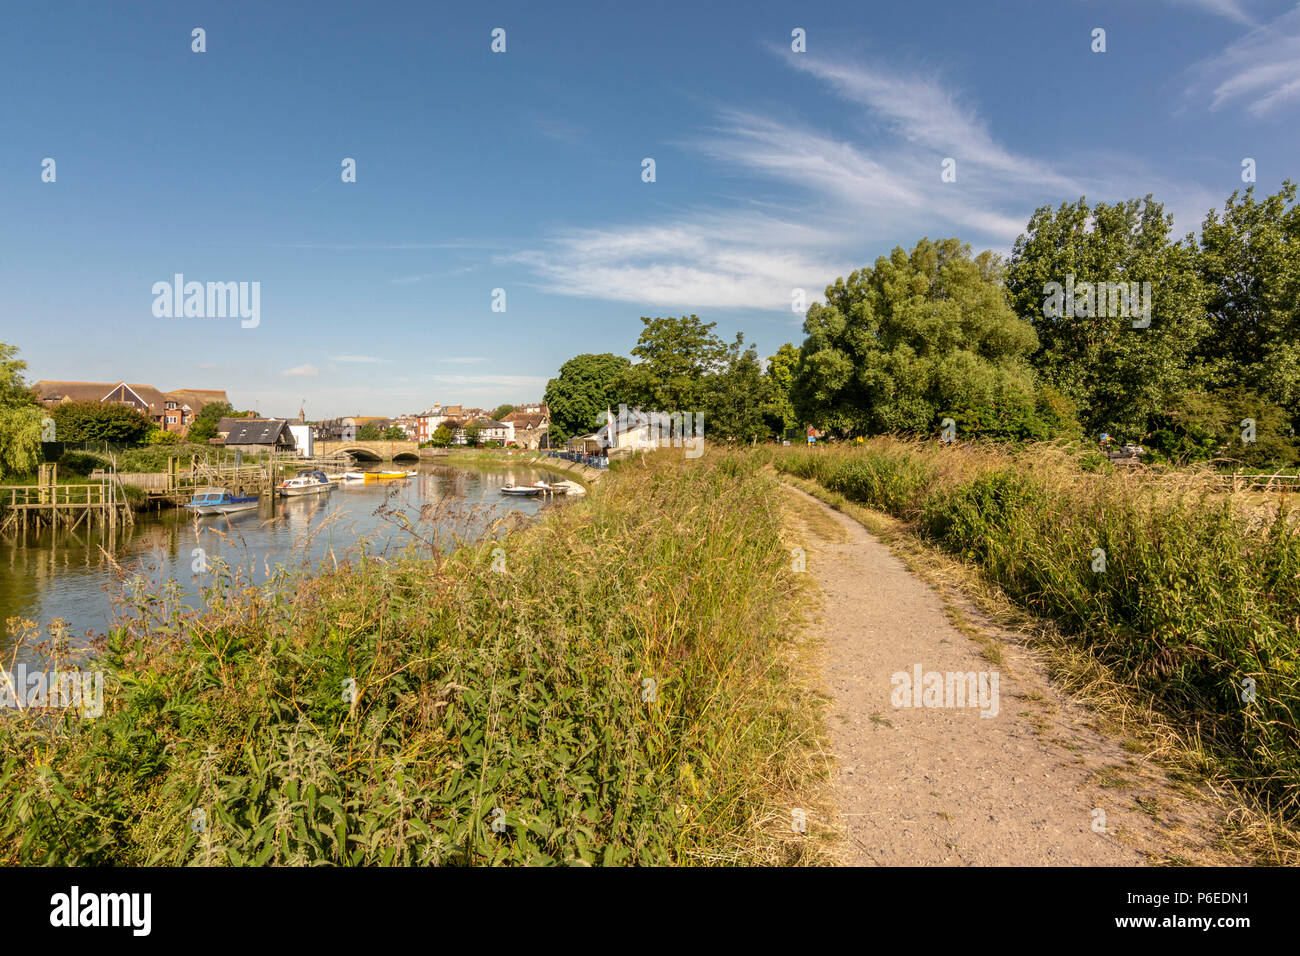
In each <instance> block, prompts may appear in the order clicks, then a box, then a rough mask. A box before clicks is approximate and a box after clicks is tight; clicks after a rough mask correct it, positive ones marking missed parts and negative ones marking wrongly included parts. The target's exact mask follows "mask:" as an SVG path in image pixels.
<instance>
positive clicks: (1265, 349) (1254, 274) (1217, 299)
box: [1197, 180, 1300, 424]
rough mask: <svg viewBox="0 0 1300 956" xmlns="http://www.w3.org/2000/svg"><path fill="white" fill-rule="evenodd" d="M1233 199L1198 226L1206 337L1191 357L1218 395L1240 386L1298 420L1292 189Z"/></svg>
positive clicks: (1297, 256) (1298, 299) (1299, 271)
mask: <svg viewBox="0 0 1300 956" xmlns="http://www.w3.org/2000/svg"><path fill="white" fill-rule="evenodd" d="M1254 193H1255V188H1254V187H1253V186H1252V187H1251V188H1249V189H1247V190H1246V193H1245V195H1244V196H1240V197H1239V196H1238V194H1237V193H1235V192H1234V193H1233V194H1232V196H1230V197H1229V198H1228V201H1227V204H1226V205H1225V206H1224V210H1223V214H1222V216H1220V215H1218V214H1217V213H1216V211H1215V210H1213V209H1211V210H1210V212H1209V214H1208V215H1207V216H1206V217H1205V222H1204V224H1203V225H1202V227H1201V247H1200V257H1199V264H1200V275H1201V279H1202V281H1203V282H1204V283H1205V286H1206V289H1207V297H1208V298H1207V311H1208V314H1209V330H1208V331H1209V334H1208V335H1206V336H1205V337H1204V338H1203V339H1202V341H1201V346H1202V347H1201V349H1200V352H1199V354H1198V356H1197V357H1198V358H1199V359H1200V361H1201V362H1203V363H1204V365H1205V367H1206V370H1207V372H1208V374H1209V376H1210V377H1211V379H1212V384H1213V385H1214V386H1215V387H1218V388H1234V387H1238V386H1240V387H1244V388H1247V389H1250V390H1252V391H1255V392H1257V393H1258V394H1259V395H1261V396H1263V397H1264V398H1265V399H1267V400H1268V401H1270V402H1271V403H1274V404H1277V405H1280V406H1282V407H1283V408H1284V409H1286V410H1287V412H1288V413H1289V415H1290V416H1291V418H1292V420H1293V423H1294V424H1300V422H1297V421H1295V419H1296V418H1297V415H1298V414H1300V206H1298V205H1296V185H1295V183H1293V182H1291V181H1290V180H1288V181H1287V182H1285V183H1284V184H1283V187H1282V189H1281V190H1279V191H1278V192H1277V193H1275V194H1274V195H1272V196H1267V197H1265V198H1264V199H1261V200H1258V201H1257V200H1256V199H1255V195H1254Z"/></svg>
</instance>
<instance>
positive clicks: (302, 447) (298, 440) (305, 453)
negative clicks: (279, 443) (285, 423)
mask: <svg viewBox="0 0 1300 956" xmlns="http://www.w3.org/2000/svg"><path fill="white" fill-rule="evenodd" d="M313 431H314V429H313V428H312V426H311V425H308V424H306V423H305V422H290V423H289V433H290V434H291V435H293V443H294V444H295V445H296V446H297V447H298V457H299V458H315V457H316V445H315V442H314V441H313V437H312V436H313Z"/></svg>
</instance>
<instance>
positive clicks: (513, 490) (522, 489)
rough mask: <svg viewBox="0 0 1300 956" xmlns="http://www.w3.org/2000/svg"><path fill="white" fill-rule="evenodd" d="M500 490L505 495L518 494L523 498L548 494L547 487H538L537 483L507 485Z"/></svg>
mask: <svg viewBox="0 0 1300 956" xmlns="http://www.w3.org/2000/svg"><path fill="white" fill-rule="evenodd" d="M500 490H501V493H502V494H503V495H516V496H518V497H521V498H531V497H533V496H534V495H543V494H546V489H545V488H538V487H537V486H536V485H506V486H504V487H503V488H501V489H500Z"/></svg>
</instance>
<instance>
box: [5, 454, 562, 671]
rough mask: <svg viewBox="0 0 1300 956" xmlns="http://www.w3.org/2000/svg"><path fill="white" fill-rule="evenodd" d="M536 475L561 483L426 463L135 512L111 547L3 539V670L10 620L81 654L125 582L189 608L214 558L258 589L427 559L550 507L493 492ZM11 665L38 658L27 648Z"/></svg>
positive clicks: (69, 537) (61, 539)
mask: <svg viewBox="0 0 1300 956" xmlns="http://www.w3.org/2000/svg"><path fill="white" fill-rule="evenodd" d="M370 470H375V471H378V470H380V469H379V468H373V469H370ZM539 478H549V479H550V480H558V479H555V478H554V476H551V475H549V474H548V473H547V472H545V471H541V470H538V469H533V468H528V467H511V468H508V469H507V468H501V469H492V470H477V469H467V468H452V467H447V466H443V465H431V464H427V463H424V464H421V465H420V466H419V470H418V473H417V474H416V476H415V477H413V478H410V479H408V480H406V481H397V482H375V483H372V484H349V483H344V484H340V485H339V486H338V487H337V488H335V489H334V490H332V491H330V492H327V493H324V494H317V495H305V496H302V497H297V498H280V497H277V498H275V499H273V500H272V499H266V498H264V499H263V500H262V502H261V503H260V505H259V507H258V509H257V510H256V511H246V512H242V513H239V514H235V515H228V516H221V515H218V516H212V517H204V518H199V519H197V520H196V519H195V518H194V517H193V516H191V514H190V513H189V512H187V511H184V510H168V511H162V512H160V513H158V514H153V513H148V514H138V515H136V520H135V523H134V525H133V526H132V527H130V528H128V529H122V530H119V532H118V533H117V535H116V538H115V539H110V538H109V536H108V533H107V531H100V530H99V529H92V530H89V531H87V530H86V529H84V528H83V529H79V530H78V531H76V532H73V533H67V532H59V533H58V534H57V535H56V534H54V533H53V532H44V533H42V534H39V535H38V534H28V535H27V536H26V538H25V539H23V538H22V537H17V538H11V539H3V538H0V668H3V667H4V666H6V665H7V664H8V663H9V661H10V658H11V644H12V641H13V638H12V636H11V635H10V633H9V630H8V628H7V627H5V626H4V625H5V623H6V622H7V620H8V619H9V618H11V617H17V618H22V619H26V620H30V621H35V622H36V623H38V624H39V625H41V626H42V629H44V627H45V625H48V624H49V622H50V621H51V620H54V619H56V618H61V619H63V620H64V621H66V622H67V628H68V630H67V633H68V636H69V638H70V639H71V642H72V644H73V645H74V646H84V645H85V644H87V643H88V642H89V641H90V640H91V638H92V637H94V636H95V635H97V634H101V633H103V632H104V631H106V630H108V629H109V628H110V626H111V625H112V622H113V621H114V619H115V615H116V614H118V613H120V604H121V598H122V596H123V592H124V587H125V585H127V584H129V583H132V582H135V583H141V582H140V579H141V578H143V579H144V581H146V582H148V583H149V584H150V585H152V586H154V587H157V586H160V585H162V584H163V583H165V582H167V581H169V580H171V581H174V582H176V586H178V587H179V588H180V589H181V591H182V592H183V597H182V600H183V601H184V603H186V604H189V605H191V606H196V605H197V604H198V603H199V594H200V591H201V589H202V587H203V586H204V584H205V583H206V581H207V575H206V573H205V572H204V568H205V566H206V567H207V568H212V567H214V566H219V562H224V563H225V564H227V565H230V566H232V567H237V568H242V569H244V572H245V574H246V576H247V577H249V578H250V579H251V580H253V581H254V582H258V583H260V582H262V581H265V580H266V578H267V576H268V574H269V573H270V572H272V571H273V570H274V569H275V567H276V566H277V565H286V566H291V567H300V566H303V565H307V566H310V567H315V566H316V565H317V564H318V563H319V562H320V561H322V560H324V559H326V558H327V557H328V556H329V555H330V554H331V552H332V553H333V555H334V557H335V558H338V559H340V560H344V559H346V558H347V557H348V556H349V554H356V553H358V551H359V549H362V548H364V550H365V551H366V552H367V553H371V554H375V553H381V554H382V553H385V552H389V553H391V552H392V551H393V550H395V549H399V548H405V547H407V546H409V545H412V544H415V545H416V546H417V547H422V548H424V549H425V551H426V553H427V551H428V548H429V546H430V544H431V543H436V544H437V545H438V546H439V547H440V548H443V549H446V548H449V547H454V545H455V543H456V541H457V540H461V541H463V540H473V539H476V538H479V537H482V536H483V534H484V533H485V531H487V530H488V529H489V527H490V525H491V524H492V522H493V521H496V520H499V519H503V518H504V519H509V518H510V517H511V516H512V515H515V514H522V515H529V516H531V515H535V514H536V513H537V512H538V511H540V510H541V509H542V508H545V507H550V506H552V505H551V503H550V502H547V501H545V500H543V499H540V498H518V497H511V496H508V495H502V494H500V488H501V487H502V486H503V485H509V484H531V483H532V482H534V481H536V480H538V479H539ZM557 501H558V502H560V503H563V499H557ZM422 515H423V518H424V520H423V521H421V516H422ZM404 519H405V520H404ZM408 523H409V524H408ZM408 528H409V529H410V530H407V529H408ZM435 528H436V529H437V530H436V531H435V530H434V529H435ZM415 535H419V536H420V537H421V538H424V539H426V540H425V542H424V543H421V542H420V541H418V540H417V539H416V537H415ZM106 552H107V554H106ZM108 554H111V560H110V558H109V557H108V556H107V555H108ZM115 563H116V565H117V567H114V564H115ZM119 569H120V570H119ZM17 659H18V660H33V659H34V655H33V654H32V653H31V652H30V651H29V650H28V649H27V648H26V647H25V646H24V647H23V648H20V649H19V654H18V658H17Z"/></svg>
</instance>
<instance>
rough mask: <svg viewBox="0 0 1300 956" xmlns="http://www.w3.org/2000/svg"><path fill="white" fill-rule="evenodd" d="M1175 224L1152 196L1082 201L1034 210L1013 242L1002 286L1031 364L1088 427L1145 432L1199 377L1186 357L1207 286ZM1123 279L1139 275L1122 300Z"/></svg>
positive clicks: (1195, 338) (1134, 435)
mask: <svg viewBox="0 0 1300 956" xmlns="http://www.w3.org/2000/svg"><path fill="white" fill-rule="evenodd" d="M1172 227H1173V217H1172V216H1166V215H1165V213H1164V207H1163V206H1162V205H1161V204H1160V203H1157V202H1154V201H1153V200H1152V198H1151V197H1150V196H1147V197H1146V198H1145V199H1142V200H1137V199H1130V200H1126V201H1124V202H1119V203H1115V204H1107V203H1097V204H1095V205H1092V206H1089V204H1088V203H1087V201H1086V200H1084V199H1080V200H1079V201H1078V202H1075V203H1068V202H1067V203H1062V204H1061V205H1060V207H1059V208H1057V209H1055V210H1053V209H1051V208H1050V207H1048V206H1043V207H1041V208H1039V209H1038V210H1037V211H1036V212H1035V213H1034V215H1033V217H1032V218H1031V219H1030V221H1029V225H1028V227H1027V229H1026V232H1025V233H1024V234H1023V235H1021V236H1020V237H1019V238H1018V239H1017V240H1016V244H1015V249H1014V251H1013V253H1012V256H1011V260H1010V262H1009V264H1008V268H1007V272H1006V285H1007V292H1008V294H1009V296H1010V298H1011V302H1012V305H1013V307H1014V309H1015V310H1016V313H1017V314H1018V315H1019V316H1021V317H1022V318H1023V319H1025V320H1027V321H1029V322H1032V323H1033V325H1034V329H1035V331H1036V332H1037V333H1038V342H1039V348H1038V350H1037V352H1036V353H1035V354H1034V359H1033V361H1034V365H1035V367H1036V368H1037V370H1038V372H1039V374H1040V375H1041V376H1042V378H1043V379H1044V381H1046V382H1047V383H1048V384H1050V385H1052V386H1054V387H1055V388H1056V389H1058V390H1059V391H1060V392H1062V393H1064V394H1065V395H1066V396H1068V397H1069V398H1070V399H1071V400H1072V401H1073V402H1074V403H1075V404H1076V405H1077V406H1078V408H1079V417H1080V419H1081V420H1082V422H1083V423H1084V425H1085V426H1086V428H1087V429H1088V431H1089V432H1090V433H1091V434H1093V435H1094V436H1095V435H1096V434H1097V433H1098V432H1102V431H1105V432H1110V433H1112V434H1113V435H1115V437H1116V438H1126V439H1130V440H1133V439H1141V438H1142V437H1143V436H1145V435H1146V434H1147V432H1148V430H1149V429H1150V427H1151V423H1152V421H1153V419H1154V418H1155V417H1157V416H1159V415H1161V414H1163V413H1165V412H1167V411H1168V410H1169V409H1170V408H1171V407H1172V406H1173V404H1174V403H1175V402H1176V400H1177V396H1178V395H1180V394H1182V393H1184V392H1185V391H1186V390H1188V389H1189V388H1190V389H1193V390H1199V389H1200V388H1202V387H1203V386H1204V384H1205V374H1204V373H1203V371H1202V370H1201V369H1200V368H1199V367H1196V366H1194V365H1193V364H1192V363H1190V362H1189V357H1190V356H1191V355H1192V354H1193V353H1194V352H1195V351H1196V350H1197V349H1198V347H1199V345H1200V343H1201V342H1202V341H1203V339H1204V337H1205V331H1206V327H1207V326H1206V318H1205V298H1206V296H1205V287H1204V284H1203V283H1202V282H1201V279H1200V277H1199V275H1198V272H1197V254H1196V248H1195V244H1194V243H1193V241H1192V240H1191V238H1190V237H1188V239H1186V240H1183V241H1173V240H1171V238H1170V231H1171V229H1172ZM1101 283H1106V284H1107V285H1108V286H1110V288H1109V289H1107V290H1106V291H1105V292H1104V293H1103V292H1102V291H1101V287H1100V284H1101ZM1121 283H1122V284H1124V287H1130V288H1131V286H1130V284H1131V283H1137V284H1138V286H1137V288H1138V292H1139V295H1138V296H1137V298H1136V300H1135V299H1134V298H1132V297H1130V299H1129V301H1128V303H1127V309H1126V308H1125V302H1124V300H1123V298H1122V297H1121V296H1120V295H1118V293H1117V290H1116V288H1115V286H1116V284H1121ZM1146 283H1149V286H1146V285H1144V284H1146ZM1062 289H1064V292H1063V291H1062ZM1069 293H1072V294H1069ZM1148 293H1149V295H1148ZM1147 306H1149V315H1147V314H1145V313H1146V307H1147ZM1126 312H1127V314H1125V313H1126ZM1134 313H1137V314H1136V315H1135V314H1134ZM1148 320H1149V324H1147V323H1148Z"/></svg>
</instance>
